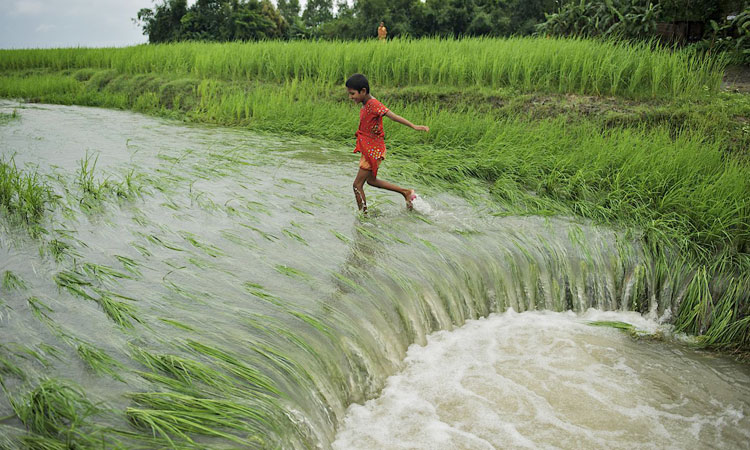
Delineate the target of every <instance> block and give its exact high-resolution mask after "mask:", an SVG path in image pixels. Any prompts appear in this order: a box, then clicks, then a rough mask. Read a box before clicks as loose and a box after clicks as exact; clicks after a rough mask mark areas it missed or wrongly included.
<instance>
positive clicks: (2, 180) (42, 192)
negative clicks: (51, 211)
mask: <svg viewBox="0 0 750 450" xmlns="http://www.w3.org/2000/svg"><path fill="white" fill-rule="evenodd" d="M54 199H55V196H54V195H53V193H52V189H51V188H50V187H49V185H47V183H45V182H44V181H42V180H41V178H40V176H39V174H38V173H37V172H36V171H24V170H19V169H18V168H17V167H16V164H15V161H14V160H13V158H11V159H10V160H5V159H4V158H3V159H0V212H3V215H4V216H6V217H8V218H9V219H10V221H11V222H12V223H15V224H21V225H25V226H27V227H29V228H30V229H33V227H34V226H35V225H39V223H40V222H41V220H42V217H43V216H44V213H45V211H46V210H47V209H48V208H49V204H50V203H51V202H52V201H53V200H54Z"/></svg>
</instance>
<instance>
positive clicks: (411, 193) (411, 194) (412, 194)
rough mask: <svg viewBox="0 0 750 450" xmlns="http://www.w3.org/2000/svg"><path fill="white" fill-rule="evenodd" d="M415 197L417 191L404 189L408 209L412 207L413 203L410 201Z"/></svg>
mask: <svg viewBox="0 0 750 450" xmlns="http://www.w3.org/2000/svg"><path fill="white" fill-rule="evenodd" d="M416 198H417V193H416V192H414V189H409V190H408V191H406V194H404V199H406V209H408V210H410V211H411V210H412V209H414V205H413V204H412V202H413V201H414V199H416Z"/></svg>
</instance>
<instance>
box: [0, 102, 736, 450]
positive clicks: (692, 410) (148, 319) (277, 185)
mask: <svg viewBox="0 0 750 450" xmlns="http://www.w3.org/2000/svg"><path fill="white" fill-rule="evenodd" d="M14 110H15V111H16V112H17V117H15V118H13V119H11V120H8V121H6V122H3V123H2V124H0V152H1V156H2V157H4V158H5V161H9V159H10V158H11V157H12V158H13V160H14V162H15V164H16V165H17V166H18V167H24V168H27V169H28V170H34V168H36V170H38V171H39V173H40V174H41V177H42V179H43V180H44V181H45V182H46V183H48V184H49V186H50V187H51V189H52V190H53V192H54V193H55V194H56V196H57V198H56V200H55V201H54V202H53V203H52V204H51V211H49V214H47V218H46V219H45V220H44V222H43V223H42V224H41V228H42V231H41V232H40V233H39V235H38V236H31V235H29V233H27V232H26V231H25V230H24V229H22V228H17V227H14V226H11V225H9V224H4V225H3V229H2V232H1V233H0V276H1V277H2V288H1V289H0V336H2V339H1V340H0V375H1V376H2V381H3V391H4V395H3V396H2V398H0V447H9V448H24V447H29V446H33V445H41V443H46V444H49V443H51V442H64V443H66V445H75V446H81V447H96V446H98V447H105V448H116V447H122V448H154V447H155V446H157V447H158V446H174V447H178V448H184V447H195V448H235V447H237V446H240V447H243V448H248V447H249V448H323V449H326V448H331V447H332V446H333V447H334V448H503V447H511V448H512V447H524V446H526V447H550V448H552V447H558V446H559V447H563V448H576V447H579V448H580V447H589V448H591V447H600V448H609V447H615V448H619V447H622V448H624V447H628V446H629V445H630V444H635V445H643V446H649V445H651V446H653V448H665V447H673V448H685V447H686V446H689V445H688V444H689V442H700V443H701V445H700V446H701V447H704V446H709V447H716V446H727V447H743V446H747V442H748V437H749V436H748V429H749V428H750V427H749V425H750V424H749V423H748V419H747V414H748V413H749V412H750V388H749V387H748V370H747V368H746V367H745V366H742V365H738V364H736V363H734V362H731V361H729V360H726V359H724V358H720V357H709V356H706V355H702V354H698V353H694V352H691V351H689V350H686V349H682V347H681V344H677V343H673V342H671V338H670V337H669V336H670V333H669V329H668V327H666V328H664V329H663V331H661V333H662V334H665V335H666V336H667V337H668V338H667V340H666V341H665V342H658V343H653V342H647V343H643V342H634V341H632V340H631V338H630V337H628V336H627V335H626V334H624V333H622V332H621V331H619V330H614V329H611V328H597V327H591V326H589V325H588V324H587V323H586V322H587V321H589V320H600V319H597V318H595V317H594V318H587V317H588V316H586V315H583V316H581V315H576V313H578V314H584V313H585V314H589V315H590V314H594V315H596V314H603V313H596V312H588V313H586V311H589V309H590V308H595V309H597V310H600V311H626V310H630V309H633V305H638V309H642V310H643V312H644V313H645V314H646V315H647V317H648V321H647V320H646V319H643V318H642V317H641V316H640V315H638V314H636V313H631V314H628V315H617V316H614V317H615V318H614V319H606V320H617V321H626V322H630V323H633V322H637V323H636V325H637V326H645V325H643V324H642V322H647V323H648V324H651V325H649V326H654V327H656V326H657V325H656V324H657V323H660V322H663V321H668V320H669V318H670V315H671V314H672V305H673V301H674V299H677V298H678V295H679V294H678V291H679V289H677V288H678V287H679V286H681V284H680V283H681V280H680V279H679V277H677V278H676V279H675V281H674V283H673V284H672V285H671V287H670V292H668V293H667V292H660V294H661V295H660V296H659V300H658V301H657V297H656V295H655V293H654V292H653V289H652V290H650V291H649V289H648V286H649V282H650V280H649V278H648V276H647V270H646V269H645V267H646V266H645V265H646V262H645V261H644V257H643V255H642V252H641V250H640V248H639V245H638V242H637V240H635V239H634V238H633V237H630V236H629V235H628V234H627V233H625V232H615V231H613V230H609V229H604V228H597V227H594V226H591V225H587V224H584V223H580V222H577V221H574V220H567V219H565V218H541V217H532V216H528V217H514V216H503V215H502V214H501V213H502V212H503V208H502V207H501V206H500V205H497V204H494V203H493V202H491V201H490V200H488V199H484V198H483V196H482V195H481V189H482V187H481V186H477V192H476V193H474V194H475V195H471V196H469V197H468V198H471V199H472V200H471V201H469V200H466V199H465V197H460V196H457V195H455V194H451V193H448V192H445V191H444V190H442V189H439V188H437V187H435V186H430V185H416V186H415V187H416V189H417V191H418V192H420V194H421V195H422V200H421V201H420V202H419V203H418V204H417V205H416V211H414V212H408V211H406V209H405V207H404V205H403V201H402V200H401V199H400V198H398V196H396V195H394V194H391V193H387V192H382V191H377V190H375V189H372V188H369V189H368V190H367V194H368V203H369V205H370V208H371V210H372V213H371V215H370V216H369V217H362V216H360V215H358V214H357V212H356V207H355V204H354V198H353V194H352V192H351V183H352V179H353V176H354V172H355V168H356V164H357V159H358V158H357V157H356V155H352V154H351V149H350V148H340V147H327V146H326V144H325V143H324V142H321V141H313V140H309V139H292V138H288V137H277V136H272V135H259V134H253V133H250V132H247V131H244V130H239V129H224V128H209V127H197V126H187V125H184V124H181V123H178V122H173V121H167V120H159V119H153V118H149V117H145V116H141V115H137V114H132V113H126V112H119V111H108V110H102V109H93V108H82V107H65V106H51V105H19V104H17V103H13V102H9V101H4V102H1V103H0V112H2V113H5V114H11V112H12V111H14ZM380 176H382V177H383V178H386V179H388V178H389V172H388V163H387V162H386V164H385V166H384V170H383V172H382V173H381V174H380ZM646 293H649V294H646ZM644 299H645V300H644ZM509 308H512V309H513V310H514V311H516V312H518V314H517V313H515V312H507V313H506V311H507V310H508V309H509ZM532 311H573V313H564V314H556V313H555V314H553V313H549V312H546V313H540V312H532ZM492 313H501V314H498V315H494V316H492V317H491V318H490V319H486V320H479V321H472V322H471V323H470V324H469V325H467V326H466V327H464V328H457V327H460V326H462V325H463V324H464V323H465V322H466V321H467V320H470V319H471V320H473V319H479V318H481V317H486V316H488V315H490V314H492ZM440 330H447V331H446V332H443V331H440ZM450 330H453V331H450ZM433 332H439V333H437V334H433V335H430V333H433ZM428 336H430V337H429V338H428ZM428 342H429V343H428ZM412 344H417V346H414V347H411V349H410V350H409V353H408V354H407V349H408V348H409V346H410V345H412ZM425 344H427V346H426V347H419V346H421V345H425ZM439 353H443V354H442V355H439V356H440V357H438V355H437V354H439ZM456 355H458V356H456ZM470 355H474V356H475V357H476V358H475V359H472V358H471V357H470ZM558 357H559V358H558ZM404 358H406V360H405V359H404ZM446 367H451V368H453V367H455V370H446ZM400 371H401V372H400ZM396 373H399V375H397V376H396V377H394V378H390V379H389V377H390V376H392V375H394V374H396ZM441 374H442V375H445V376H448V375H455V378H442V375H441ZM672 374H674V375H672ZM438 375H440V376H438ZM383 387H386V389H385V391H383V394H382V396H381V397H379V398H378V399H377V400H371V399H374V398H376V397H378V395H380V393H381V389H383ZM459 387H461V388H460V389H459ZM408 399H412V400H413V401H412V400H408ZM368 400H370V402H369V403H367V404H366V405H365V406H364V407H363V406H352V407H350V405H352V404H363V403H364V402H366V401H368ZM586 405H589V406H586ZM605 407H606V408H605ZM481 411H484V413H480V412H481ZM593 411H602V413H601V414H594V413H593ZM400 414H401V415H400ZM602 416H606V417H605V418H602ZM345 417H346V419H345ZM395 417H403V420H401V419H399V420H396V419H394V418H395ZM600 418H602V421H600V420H599V419H600ZM73 424H75V426H72V425H73ZM394 425H395V426H396V427H397V428H398V430H396V431H393V430H392V429H389V428H388V427H389V426H394ZM363 428H366V430H363ZM644 428H645V430H644ZM433 429H434V430H436V432H435V433H429V432H426V430H433ZM337 430H342V431H341V432H340V433H339V434H338V435H337ZM357 433H364V435H363V434H357ZM384 436H390V437H391V438H390V440H384V439H385V438H384ZM394 436H396V438H393V437H394ZM648 436H651V438H648ZM653 436H656V437H653ZM686 436H690V437H691V438H690V439H692V440H691V441H689V442H688V441H685V440H684V439H685V437H686ZM435 439H436V440H435ZM686 442H688V444H686ZM639 443H640V444H639Z"/></svg>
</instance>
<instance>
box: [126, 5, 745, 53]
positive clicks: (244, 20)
mask: <svg viewBox="0 0 750 450" xmlns="http://www.w3.org/2000/svg"><path fill="white" fill-rule="evenodd" d="M333 2H334V0H308V1H307V3H306V5H305V7H304V9H303V8H302V7H301V6H300V2H299V0H277V2H276V4H274V3H272V2H271V1H270V0H197V1H196V2H195V3H193V4H192V5H191V6H188V4H187V0H159V1H158V2H157V3H156V4H155V6H154V7H153V8H143V9H141V10H140V11H138V14H137V18H136V19H134V20H135V21H136V23H138V24H139V25H140V26H141V27H142V29H143V34H145V35H147V36H148V38H149V42H151V43H159V42H174V41H184V40H204V41H234V40H243V41H247V40H259V39H310V38H323V39H366V38H371V37H374V36H375V35H376V30H377V26H378V24H379V23H380V22H381V21H383V22H385V24H386V27H387V28H388V36H389V37H395V36H411V37H423V36H443V37H448V36H451V37H458V36H509V35H528V34H532V33H534V32H539V31H540V30H541V32H542V33H545V34H585V33H580V32H578V33H576V30H579V28H580V29H584V27H583V26H581V27H578V26H577V24H576V23H571V24H570V26H568V23H565V22H562V23H561V21H562V19H563V18H565V17H570V19H569V20H570V21H579V20H581V19H580V18H579V16H583V18H584V19H585V18H586V17H585V15H586V14H588V12H589V11H597V14H602V15H607V14H609V16H611V20H612V23H611V24H610V25H609V26H610V27H611V26H614V27H615V28H613V29H615V30H619V29H622V30H627V29H630V28H633V27H635V28H633V30H634V31H633V34H634V35H643V34H648V33H653V32H654V31H655V30H651V29H649V28H646V29H645V30H644V26H639V24H640V23H646V21H640V18H635V19H634V17H635V16H634V15H633V12H632V11H640V12H643V13H644V14H646V15H647V17H648V18H649V20H648V25H646V27H647V26H650V25H651V24H653V23H655V21H660V22H677V21H699V22H705V23H709V22H710V21H712V20H713V21H715V22H717V23H720V22H721V21H722V20H725V19H726V17H725V15H726V14H729V13H732V12H740V11H742V10H743V9H745V8H747V6H748V5H747V1H745V0H589V1H586V0H424V1H422V0H353V3H351V0H350V1H349V2H347V1H345V0H338V2H337V3H336V5H335V7H334V3H333ZM579 11H581V13H579ZM561 14H562V15H561ZM566 14H567V15H566ZM620 18H622V19H620ZM620 20H622V21H624V22H623V24H621V25H619V26H618V25H617V24H618V23H619V21H620ZM550 21H556V22H554V24H553V25H554V26H551V25H550V23H549V22H550ZM597 23H599V22H597Z"/></svg>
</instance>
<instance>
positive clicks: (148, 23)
mask: <svg viewBox="0 0 750 450" xmlns="http://www.w3.org/2000/svg"><path fill="white" fill-rule="evenodd" d="M289 3H291V2H285V6H287V5H288V4H289ZM295 3H296V4H297V8H298V9H299V3H298V2H295ZM288 10H291V11H293V6H292V8H291V9H288ZM135 21H136V23H138V24H140V25H141V26H142V28H143V34H145V35H148V40H149V42H151V43H160V42H175V41H186V40H202V41H238V40H239V41H248V40H258V39H275V38H283V37H287V35H288V28H289V27H288V22H287V20H286V19H285V18H284V17H283V16H282V15H281V13H280V12H279V10H278V9H276V7H275V6H274V5H273V3H271V2H270V0H261V1H258V0H198V1H196V2H195V3H194V4H193V5H192V6H190V7H188V6H187V0H163V1H162V2H161V3H158V4H157V5H156V6H155V7H154V8H153V9H149V8H143V9H141V10H140V11H138V15H137V18H136V19H135Z"/></svg>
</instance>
